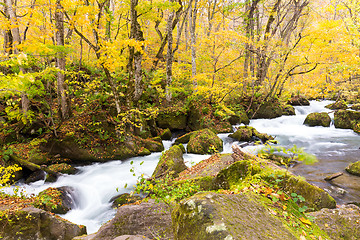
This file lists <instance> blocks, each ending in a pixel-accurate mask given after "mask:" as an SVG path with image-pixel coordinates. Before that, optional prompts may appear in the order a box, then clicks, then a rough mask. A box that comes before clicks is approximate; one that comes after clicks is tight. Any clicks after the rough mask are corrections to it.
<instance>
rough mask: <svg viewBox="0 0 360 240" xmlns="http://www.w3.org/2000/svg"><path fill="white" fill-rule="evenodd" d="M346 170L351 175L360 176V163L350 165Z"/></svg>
mask: <svg viewBox="0 0 360 240" xmlns="http://www.w3.org/2000/svg"><path fill="white" fill-rule="evenodd" d="M345 170H346V171H347V172H348V173H350V174H353V175H356V176H360V161H357V162H354V163H351V164H349V166H347V167H346V168H345Z"/></svg>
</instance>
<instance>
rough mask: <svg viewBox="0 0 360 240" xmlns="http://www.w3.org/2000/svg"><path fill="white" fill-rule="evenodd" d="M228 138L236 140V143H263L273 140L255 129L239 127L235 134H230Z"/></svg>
mask: <svg viewBox="0 0 360 240" xmlns="http://www.w3.org/2000/svg"><path fill="white" fill-rule="evenodd" d="M229 137H231V138H234V139H236V140H237V141H246V142H249V141H252V140H257V139H259V140H261V141H262V142H263V143H264V142H266V141H268V140H273V139H274V138H273V137H272V136H270V135H267V134H266V133H259V132H258V131H257V130H256V129H255V128H253V127H249V126H241V127H239V128H238V129H237V130H236V132H235V133H233V134H230V135H229Z"/></svg>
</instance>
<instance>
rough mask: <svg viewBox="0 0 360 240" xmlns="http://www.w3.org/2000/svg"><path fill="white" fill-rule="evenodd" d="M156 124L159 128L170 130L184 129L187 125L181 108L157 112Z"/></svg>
mask: <svg viewBox="0 0 360 240" xmlns="http://www.w3.org/2000/svg"><path fill="white" fill-rule="evenodd" d="M156 123H157V125H158V126H159V127H160V128H164V129H166V128H169V129H170V130H180V129H185V128H186V125H187V112H186V111H185V110H184V109H181V108H167V109H164V110H162V111H161V112H159V115H158V116H157V118H156Z"/></svg>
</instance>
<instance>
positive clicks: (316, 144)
mask: <svg viewBox="0 0 360 240" xmlns="http://www.w3.org/2000/svg"><path fill="white" fill-rule="evenodd" d="M329 103H330V102H328V101H322V102H316V101H312V102H311V105H310V106H302V107H296V116H283V117H279V118H276V119H270V120H267V119H257V120H252V121H251V122H250V125H251V126H253V127H255V128H256V129H257V130H258V131H259V132H264V133H268V134H271V135H273V136H275V137H276V139H277V140H278V142H279V144H280V145H282V146H287V147H292V146H293V145H294V144H296V145H297V146H298V147H303V148H304V149H305V150H306V151H307V152H309V153H312V154H315V155H316V156H317V157H318V159H319V162H318V163H316V164H314V165H303V164H299V165H297V166H296V167H294V168H292V169H291V171H293V172H294V173H295V174H298V175H301V176H304V177H306V179H307V180H308V181H310V182H312V183H314V184H315V185H317V186H319V187H322V188H324V189H326V190H327V191H329V192H330V193H331V194H332V195H333V196H334V197H335V198H336V200H337V201H338V203H344V202H352V201H360V185H359V184H360V183H359V177H355V176H351V175H349V174H347V173H344V175H343V176H341V177H339V178H337V179H335V180H333V182H332V183H331V184H330V183H328V182H325V181H324V180H323V178H324V177H325V176H327V175H329V174H332V173H335V172H339V171H343V170H344V168H345V167H346V166H347V165H348V164H349V163H351V162H355V161H357V160H360V159H359V155H360V154H359V152H360V150H359V147H360V135H358V134H355V133H354V132H353V131H352V130H344V129H335V128H334V127H333V126H331V127H330V128H325V127H307V126H304V125H303V122H304V120H305V117H306V115H307V114H308V113H311V112H322V111H326V112H330V111H331V110H329V109H326V108H325V107H324V106H325V105H327V104H329ZM219 137H220V138H222V139H223V141H224V151H223V152H226V153H229V152H231V146H232V144H234V143H237V142H234V141H233V140H232V139H231V138H229V137H228V134H219ZM171 144H172V142H171V141H164V146H165V149H168V148H169V147H170V146H171ZM257 149H259V146H253V147H251V146H250V147H246V148H245V149H244V150H246V151H248V152H255V151H256V150H257ZM160 155H161V153H152V154H151V155H149V156H145V157H135V158H132V159H129V160H127V161H111V162H107V163H96V164H93V165H89V166H83V167H78V170H79V173H77V174H76V175H64V176H61V177H60V178H59V179H58V180H57V182H55V183H44V181H38V182H35V183H32V184H29V185H23V184H21V187H23V188H24V189H25V191H26V193H27V194H30V193H35V194H36V193H39V192H40V191H42V190H44V189H46V188H48V187H61V186H70V187H72V188H74V189H75V190H76V192H77V196H76V199H75V200H76V206H75V207H74V209H73V210H71V211H69V212H68V213H67V214H65V215H61V216H62V217H63V218H65V219H68V220H70V221H72V222H74V223H76V224H82V225H86V227H87V230H88V233H93V232H96V231H97V230H98V229H99V227H100V226H101V224H103V223H104V222H106V221H108V220H110V219H111V218H112V217H113V216H114V215H115V210H114V209H112V208H111V203H110V199H111V198H113V197H114V196H116V195H119V194H122V193H126V192H130V191H131V186H133V185H134V184H135V183H136V180H137V176H139V175H140V174H142V173H144V174H145V175H147V176H151V174H152V172H153V171H154V169H155V167H156V164H157V162H158V160H159V158H160ZM208 157H209V155H207V156H206V155H196V154H184V159H185V161H186V164H187V165H188V166H190V165H193V164H195V163H197V162H199V161H201V160H203V159H206V158H208ZM132 162H133V164H131V163H132ZM141 162H143V164H141V165H140V163H141ZM132 168H133V169H134V170H135V173H136V176H133V173H132V172H130V169H132ZM125 184H127V185H128V186H129V187H128V188H126V189H125V188H124V186H125Z"/></svg>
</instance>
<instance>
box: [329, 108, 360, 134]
mask: <svg viewBox="0 0 360 240" xmlns="http://www.w3.org/2000/svg"><path fill="white" fill-rule="evenodd" d="M334 124H335V127H336V128H343V129H355V130H357V129H358V124H360V112H355V111H350V110H338V111H336V112H335V114H334Z"/></svg>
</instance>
